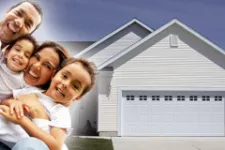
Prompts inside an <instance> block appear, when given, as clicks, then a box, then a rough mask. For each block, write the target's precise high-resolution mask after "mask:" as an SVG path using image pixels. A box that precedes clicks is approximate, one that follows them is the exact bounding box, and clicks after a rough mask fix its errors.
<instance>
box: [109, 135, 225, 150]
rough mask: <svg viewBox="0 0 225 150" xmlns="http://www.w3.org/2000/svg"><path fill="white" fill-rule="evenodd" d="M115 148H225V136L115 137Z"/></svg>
mask: <svg viewBox="0 0 225 150" xmlns="http://www.w3.org/2000/svg"><path fill="white" fill-rule="evenodd" d="M112 141H113V147H114V150H225V137H113V138H112Z"/></svg>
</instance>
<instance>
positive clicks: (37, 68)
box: [24, 47, 60, 86]
mask: <svg viewBox="0 0 225 150" xmlns="http://www.w3.org/2000/svg"><path fill="white" fill-rule="evenodd" d="M59 63H60V58H59V55H58V54H57V53H56V51H55V50H54V49H53V48H50V47H46V48H43V49H42V50H41V51H39V52H37V53H36V54H34V56H32V57H31V58H30V61H29V64H28V66H27V68H26V70H25V73H24V80H25V82H26V83H27V84H29V85H32V86H41V85H44V84H46V83H47V82H48V81H49V80H50V79H51V77H52V76H53V75H54V74H55V71H56V69H57V67H58V66H59Z"/></svg>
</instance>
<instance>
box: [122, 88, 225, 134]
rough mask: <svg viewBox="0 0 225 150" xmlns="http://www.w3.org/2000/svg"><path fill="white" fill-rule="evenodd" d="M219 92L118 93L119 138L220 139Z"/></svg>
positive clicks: (221, 103) (221, 106)
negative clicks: (190, 137) (119, 94)
mask: <svg viewBox="0 0 225 150" xmlns="http://www.w3.org/2000/svg"><path fill="white" fill-rule="evenodd" d="M224 96H225V95H224V92H222V91H212V90H211V91H199V90H188V91H169V90H164V91H163V90H160V91H156V90H154V91H146V90H145V91H140V90H138V91H135V90H133V91H122V101H121V102H120V110H119V113H121V115H120V116H121V117H120V118H119V119H120V120H119V124H118V125H119V127H120V131H119V132H120V135H121V136H224Z"/></svg>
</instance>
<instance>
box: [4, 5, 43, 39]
mask: <svg viewBox="0 0 225 150" xmlns="http://www.w3.org/2000/svg"><path fill="white" fill-rule="evenodd" d="M40 23H41V15H40V14H39V12H38V11H37V10H36V8H35V7H34V6H33V5H32V4H30V3H29V2H24V3H21V4H20V5H18V6H17V7H15V8H13V9H11V10H9V11H8V12H7V13H6V14H5V17H4V19H3V20H2V21H1V22H0V40H1V41H2V42H4V43H9V42H11V41H13V40H15V39H17V38H19V37H21V36H23V35H27V34H30V33H31V32H32V31H34V30H35V29H36V28H37V26H38V25H39V24H40Z"/></svg>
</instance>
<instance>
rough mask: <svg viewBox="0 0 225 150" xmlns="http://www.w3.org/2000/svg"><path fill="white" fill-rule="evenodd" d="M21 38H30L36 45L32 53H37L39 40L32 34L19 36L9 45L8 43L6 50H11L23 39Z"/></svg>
mask: <svg viewBox="0 0 225 150" xmlns="http://www.w3.org/2000/svg"><path fill="white" fill-rule="evenodd" d="M21 40H28V41H29V42H31V43H32V45H33V46H34V48H33V52H32V55H33V54H34V53H36V51H37V48H38V42H37V40H36V39H35V38H34V37H33V36H31V35H25V36H22V37H19V38H18V39H17V40H15V41H13V42H11V43H9V45H8V46H7V48H6V51H9V50H10V49H11V48H12V47H13V46H14V45H15V44H16V42H18V41H21Z"/></svg>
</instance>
